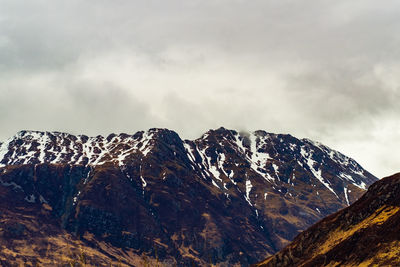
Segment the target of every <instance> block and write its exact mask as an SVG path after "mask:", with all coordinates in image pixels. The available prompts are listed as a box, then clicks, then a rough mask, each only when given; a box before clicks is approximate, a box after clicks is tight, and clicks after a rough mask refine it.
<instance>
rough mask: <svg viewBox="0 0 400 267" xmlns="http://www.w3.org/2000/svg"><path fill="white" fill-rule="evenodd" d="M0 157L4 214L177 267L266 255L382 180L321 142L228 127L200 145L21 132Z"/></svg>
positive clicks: (165, 137)
mask: <svg viewBox="0 0 400 267" xmlns="http://www.w3.org/2000/svg"><path fill="white" fill-rule="evenodd" d="M0 164H1V166H2V167H1V168H0V183H1V186H0V187H3V188H5V190H6V189H7V190H8V194H5V195H2V196H1V198H2V200H1V202H2V203H3V205H2V209H4V210H7V209H8V208H7V207H11V206H13V207H14V208H13V210H14V211H15V207H20V209H19V211H21V210H24V211H25V210H29V209H32V210H36V211H39V212H41V211H43V209H44V210H45V211H46V212H47V213H46V214H48V216H50V217H51V218H52V222H54V223H55V224H56V225H58V226H59V227H60V229H61V230H60V231H67V233H69V234H71V236H72V237H73V238H76V240H80V241H82V242H86V243H85V244H88V246H89V247H95V246H97V245H96V244H97V243H96V242H105V243H106V244H109V245H110V246H112V248H113V249H114V248H115V249H116V250H118V249H122V250H130V251H131V252H132V254H135V255H147V256H149V257H152V258H157V259H159V260H160V262H162V261H165V262H169V263H171V262H176V263H177V264H178V265H190V264H196V265H204V264H206V263H210V262H211V263H218V264H220V265H224V264H225V265H233V264H241V265H248V264H250V263H254V262H257V261H259V260H261V259H262V258H263V257H265V255H266V254H273V253H275V252H277V251H278V250H279V249H280V248H282V247H283V246H284V245H286V244H287V243H288V242H289V241H290V240H291V239H293V238H294V236H296V235H297V234H298V233H299V232H300V231H301V230H304V229H306V228H307V227H308V226H310V225H311V224H313V223H315V222H316V221H318V220H320V219H321V218H323V217H325V216H326V215H328V214H330V213H332V212H335V211H337V210H339V209H341V208H343V207H347V206H348V205H349V204H350V203H352V202H354V201H355V200H356V199H357V198H358V197H359V196H361V194H362V193H363V192H364V191H365V189H366V188H367V186H368V185H369V184H371V183H373V182H374V181H376V180H377V179H376V178H375V177H374V176H373V175H371V174H370V173H368V172H367V171H365V170H364V169H363V168H362V167H361V166H360V165H358V164H357V163H356V162H355V161H354V160H352V159H350V158H348V157H346V156H344V155H342V154H340V153H339V152H337V151H334V150H332V149H329V148H328V147H326V146H324V145H322V144H320V143H317V142H313V141H310V140H307V139H297V138H295V137H293V136H290V135H277V134H270V133H266V132H264V131H256V132H254V133H238V132H236V131H232V130H227V129H224V128H220V129H217V130H210V131H209V132H207V133H206V134H204V135H203V136H202V137H201V138H199V139H197V140H193V141H190V140H182V139H181V138H180V137H179V136H178V134H176V133H175V132H173V131H170V130H166V129H150V130H149V131H146V132H138V133H136V134H134V135H127V134H119V135H115V134H112V135H109V136H108V137H102V136H97V137H87V136H82V135H81V136H73V135H69V134H65V133H57V132H52V133H49V132H32V131H22V132H19V133H18V134H17V135H16V136H14V137H12V138H10V139H8V140H6V141H5V142H3V143H2V144H1V145H0ZM11 192H13V193H11ZM10 201H11V202H12V201H17V203H18V204H10V205H8V204H7V203H8V202H10ZM11 202H10V203H11ZM31 213H32V212H28V213H23V214H24V216H28V215H27V214H30V215H29V216H36V214H31ZM21 216H22V215H21ZM50 217H49V218H50ZM46 218H47V217H46ZM49 220H50V219H49ZM44 222H47V219H46V220H44ZM3 236H4V235H3ZM6 236H7V235H6ZM89 237H90V238H89ZM93 240H95V241H93ZM121 255H122V256H121ZM121 255H120V257H121V258H122V259H125V260H126V263H127V264H128V265H129V262H130V261H131V260H132V259H131V258H129V257H127V256H126V255H125V256H124V255H123V254H121ZM99 257H100V256H99ZM114 259H115V257H114Z"/></svg>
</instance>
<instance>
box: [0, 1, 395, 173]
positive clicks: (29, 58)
mask: <svg viewBox="0 0 400 267" xmlns="http://www.w3.org/2000/svg"><path fill="white" fill-rule="evenodd" d="M0 6H1V7H2V8H1V10H0V123H1V125H2V131H1V132H0V137H1V139H4V138H6V137H8V136H9V135H12V134H14V132H16V131H18V130H20V129H26V128H31V129H40V130H63V131H68V132H73V133H82V132H83V133H87V134H91V135H93V134H99V133H100V134H108V133H110V132H120V131H124V132H134V131H137V130H143V129H146V128H150V127H168V128H172V129H174V130H176V131H178V132H179V133H180V134H181V135H182V137H184V138H195V137H197V136H200V134H201V133H202V132H204V131H206V130H207V129H209V128H215V127H219V126H225V127H230V128H237V129H239V128H240V129H245V130H256V129H265V130H267V131H271V132H284V133H291V134H293V135H297V136H299V137H310V138H314V139H317V140H320V141H322V142H325V143H327V144H328V145H330V146H332V147H333V148H337V149H339V150H343V151H344V152H346V153H348V154H349V155H351V156H353V157H355V159H356V160H360V161H361V163H362V164H363V165H364V166H365V167H366V168H367V169H370V170H371V171H372V172H373V173H376V174H378V175H383V174H390V173H391V172H395V171H396V166H397V162H398V161H399V160H400V157H397V156H387V155H386V154H385V151H388V148H387V144H390V143H393V144H398V142H397V141H396V139H397V136H398V135H399V134H400V132H399V129H398V128H396V127H394V126H391V125H397V124H398V122H399V121H398V115H399V114H400V108H399V105H398V104H397V103H398V102H399V100H400V95H399V94H400V91H399V86H400V78H399V77H400V64H399V59H400V49H399V47H400V35H399V34H398V33H397V32H398V29H399V26H400V25H399V23H400V20H399V17H400V16H399V15H400V3H399V2H398V1H394V0H389V1H385V3H384V4H383V3H377V2H376V1H374V0H364V1H361V0H356V1H344V0H340V1H329V0H318V1H317V0H311V1H293V0H283V1H282V0H280V1H275V0H269V1H261V0H255V1H251V2H249V1H241V0H234V1H227V0H218V1H217V0H208V1H197V0H195V1H182V0H170V1H156V0H150V1H145V2H143V1H126V0H116V1H94V0H89V1H80V0H72V1H71V0H69V1H65V0H60V1H50V0H41V1H29V2H27V1H22V0H12V1H11V0H0ZM379 129H388V130H387V132H388V133H386V134H382V133H379V134H377V132H379ZM371 144H373V145H371ZM363 147H370V148H369V149H365V148H363ZM366 155H368V156H366ZM375 155H377V156H375ZM377 157H379V158H380V160H377V159H376V158H377ZM369 166H371V167H369Z"/></svg>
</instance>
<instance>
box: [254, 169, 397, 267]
mask: <svg viewBox="0 0 400 267" xmlns="http://www.w3.org/2000/svg"><path fill="white" fill-rule="evenodd" d="M399 211H400V173H398V174H396V175H393V176H390V177H387V178H384V179H382V180H380V181H378V182H376V183H374V184H373V185H371V186H370V188H369V189H368V192H367V193H366V194H365V195H363V196H362V197H361V198H360V199H359V200H358V201H357V202H355V203H354V204H352V205H351V206H350V207H348V208H346V209H344V210H341V211H339V212H337V213H335V214H333V215H330V216H328V217H327V218H325V219H323V220H322V221H320V222H318V223H317V224H315V225H314V226H312V227H311V228H309V229H308V230H306V231H304V232H303V233H301V234H300V235H298V236H297V237H296V238H295V239H294V241H293V242H292V243H290V244H289V245H288V246H287V247H285V248H284V249H283V250H282V251H280V252H279V253H277V254H276V255H274V256H272V257H270V258H268V259H267V260H265V261H264V262H263V263H261V264H258V265H256V266H400V212H399Z"/></svg>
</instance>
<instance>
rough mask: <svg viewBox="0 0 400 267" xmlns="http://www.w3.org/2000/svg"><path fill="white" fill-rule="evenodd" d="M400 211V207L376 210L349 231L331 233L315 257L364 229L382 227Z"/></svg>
mask: <svg viewBox="0 0 400 267" xmlns="http://www.w3.org/2000/svg"><path fill="white" fill-rule="evenodd" d="M399 210H400V207H396V206H382V207H381V208H380V209H378V210H376V211H375V212H374V213H373V214H372V215H370V216H369V217H368V218H366V219H364V220H363V221H361V222H360V223H358V224H356V225H354V226H352V227H351V228H349V229H347V230H343V229H337V230H335V231H334V232H333V233H331V234H330V235H329V236H328V238H327V240H325V241H324V242H323V243H322V244H321V246H319V247H318V249H317V250H316V251H315V252H314V256H317V255H321V254H325V253H326V252H328V251H329V250H331V249H332V248H334V247H335V246H336V245H337V244H339V243H340V242H342V241H344V240H346V239H347V238H349V237H350V236H352V235H353V234H354V233H355V232H357V231H360V230H362V229H364V228H367V227H371V226H372V225H381V224H383V223H384V222H385V221H386V220H388V219H389V218H390V217H391V216H393V215H394V214H396V213H397V212H398V211H399Z"/></svg>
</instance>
